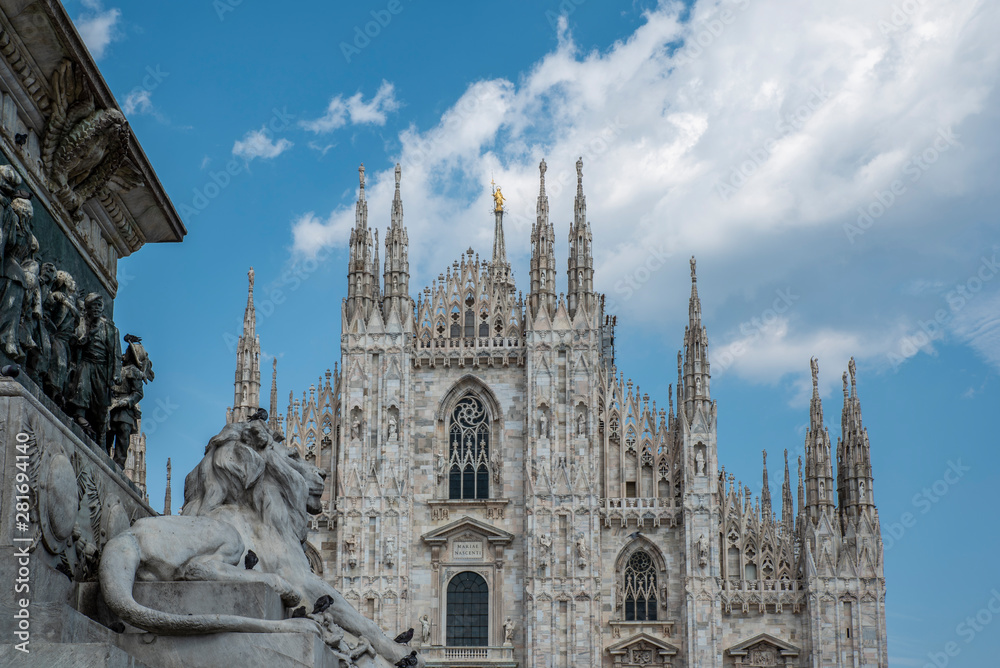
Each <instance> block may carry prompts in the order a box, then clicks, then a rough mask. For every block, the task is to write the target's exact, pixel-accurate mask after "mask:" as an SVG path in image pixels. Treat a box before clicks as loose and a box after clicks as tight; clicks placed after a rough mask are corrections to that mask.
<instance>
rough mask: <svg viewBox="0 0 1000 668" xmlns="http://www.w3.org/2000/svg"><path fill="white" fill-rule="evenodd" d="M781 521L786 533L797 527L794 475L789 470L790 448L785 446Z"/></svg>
mask: <svg viewBox="0 0 1000 668" xmlns="http://www.w3.org/2000/svg"><path fill="white" fill-rule="evenodd" d="M781 523H782V525H784V527H785V533H788V534H790V533H791V532H792V530H793V529H794V528H795V502H794V501H793V499H792V477H791V475H789V472H788V448H785V480H784V482H783V483H782V484H781Z"/></svg>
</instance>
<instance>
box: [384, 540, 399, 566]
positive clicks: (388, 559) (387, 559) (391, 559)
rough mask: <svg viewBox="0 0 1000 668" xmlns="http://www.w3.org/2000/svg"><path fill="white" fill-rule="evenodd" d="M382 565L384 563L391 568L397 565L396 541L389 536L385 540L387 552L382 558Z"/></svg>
mask: <svg viewBox="0 0 1000 668" xmlns="http://www.w3.org/2000/svg"><path fill="white" fill-rule="evenodd" d="M382 563H384V564H385V565H386V566H388V567H389V568H392V565H393V564H394V563H396V539H395V537H393V536H387V537H386V539H385V551H384V553H383V556H382Z"/></svg>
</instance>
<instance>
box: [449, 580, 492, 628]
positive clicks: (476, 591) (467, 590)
mask: <svg viewBox="0 0 1000 668" xmlns="http://www.w3.org/2000/svg"><path fill="white" fill-rule="evenodd" d="M447 606H448V620H447V622H448V626H447V643H448V645H449V646H452V647H485V646H486V645H488V644H489V621H490V592H489V587H488V586H487V584H486V580H484V579H483V578H482V576H480V575H478V574H476V573H471V572H469V571H465V572H462V573H459V574H458V575H456V576H455V577H453V578H452V579H451V582H449V583H448V603H447Z"/></svg>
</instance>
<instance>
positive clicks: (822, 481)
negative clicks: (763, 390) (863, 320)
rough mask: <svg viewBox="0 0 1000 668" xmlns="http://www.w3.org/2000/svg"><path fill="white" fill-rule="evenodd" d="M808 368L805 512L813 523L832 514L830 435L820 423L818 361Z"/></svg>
mask: <svg viewBox="0 0 1000 668" xmlns="http://www.w3.org/2000/svg"><path fill="white" fill-rule="evenodd" d="M809 365H810V367H811V368H812V383H813V393H812V401H811V402H810V405H809V430H808V431H807V432H806V444H805V450H806V476H805V487H806V489H805V491H806V515H807V516H808V517H809V518H810V519H811V520H813V522H816V521H818V520H819V516H820V515H821V514H822V513H832V512H833V510H834V504H833V461H832V457H831V453H830V434H829V432H828V431H827V429H826V427H825V426H824V424H823V402H822V400H820V397H819V362H818V361H817V360H816V358H815V357H814V358H812V359H811V360H810V361H809Z"/></svg>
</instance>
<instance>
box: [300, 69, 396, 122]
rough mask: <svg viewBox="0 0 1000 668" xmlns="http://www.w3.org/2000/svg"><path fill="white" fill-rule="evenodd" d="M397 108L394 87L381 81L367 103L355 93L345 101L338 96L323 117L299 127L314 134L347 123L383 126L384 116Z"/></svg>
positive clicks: (331, 102)
mask: <svg viewBox="0 0 1000 668" xmlns="http://www.w3.org/2000/svg"><path fill="white" fill-rule="evenodd" d="M399 107H400V104H399V102H398V101H397V100H396V92H395V87H394V86H393V85H392V84H391V83H389V82H388V81H385V80H383V81H382V85H380V86H379V88H378V91H376V92H375V96H374V97H373V98H372V99H371V100H369V101H368V102H365V101H364V98H363V97H362V95H361V93H355V94H354V95H352V96H351V97H349V98H347V99H346V100H345V99H344V98H343V96H342V95H338V96H336V97H335V98H333V99H332V100H330V104H329V105H328V106H327V108H326V113H325V114H324V115H323V116H321V117H319V118H317V119H315V120H312V121H302V122H301V125H302V127H304V128H305V129H307V130H311V131H312V132H315V133H316V134H321V133H326V132H332V131H334V130H336V129H338V128H341V127H343V126H344V125H347V123H348V121H350V123H351V124H352V125H361V124H369V125H385V121H386V114H387V113H389V112H392V111H396V110H397V109H399Z"/></svg>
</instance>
